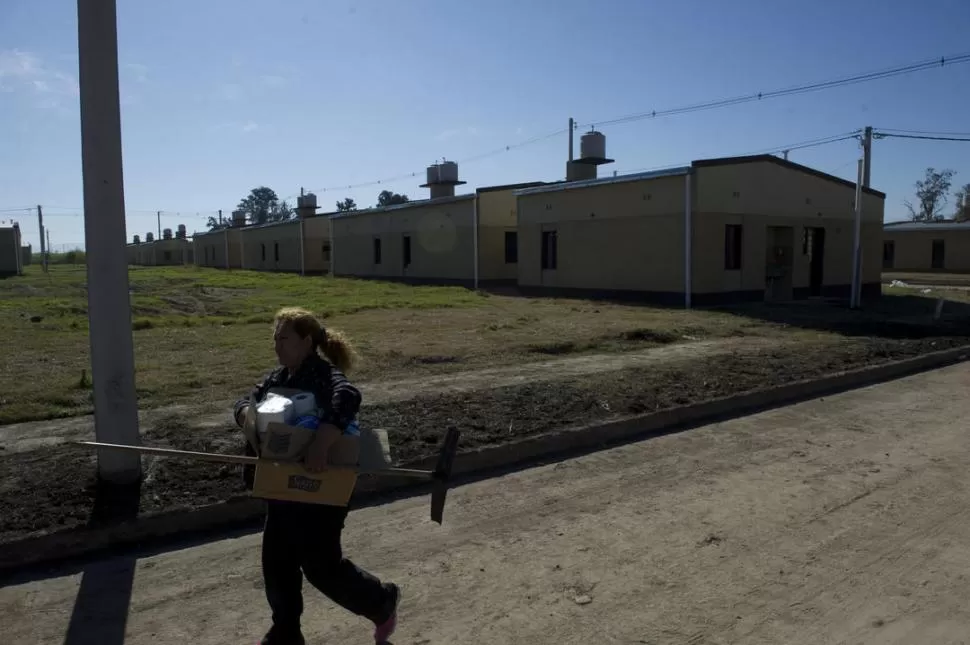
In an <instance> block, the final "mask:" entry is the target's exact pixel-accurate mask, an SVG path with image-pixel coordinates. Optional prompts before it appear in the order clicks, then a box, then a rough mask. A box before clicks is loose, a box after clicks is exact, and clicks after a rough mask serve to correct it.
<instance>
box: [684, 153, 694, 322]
mask: <svg viewBox="0 0 970 645" xmlns="http://www.w3.org/2000/svg"><path fill="white" fill-rule="evenodd" d="M693 268H694V205H693V189H692V187H691V175H690V169H689V168H688V169H687V174H686V175H684V307H685V308H686V309H690V308H691V304H692V298H691V295H692V292H693V291H694V288H693V282H694V280H693V275H692V273H693Z"/></svg>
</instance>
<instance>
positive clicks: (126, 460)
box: [77, 0, 141, 484]
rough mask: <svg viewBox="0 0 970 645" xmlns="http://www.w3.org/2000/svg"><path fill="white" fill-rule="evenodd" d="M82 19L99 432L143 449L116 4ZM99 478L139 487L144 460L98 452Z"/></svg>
mask: <svg viewBox="0 0 970 645" xmlns="http://www.w3.org/2000/svg"><path fill="white" fill-rule="evenodd" d="M77 17H78V22H77V31H78V72H79V73H78V81H79V85H80V90H81V91H80V95H81V96H80V107H81V168H82V174H83V179H84V242H85V246H86V250H87V279H88V285H87V287H88V288H87V291H88V312H89V313H88V318H89V321H90V326H91V331H90V341H91V375H92V380H93V382H94V430H95V435H96V436H97V440H98V441H102V442H108V443H120V444H127V445H130V446H137V445H139V444H140V443H141V437H140V435H139V432H138V399H137V398H136V394H135V357H134V347H133V342H132V337H131V303H130V299H129V297H128V288H129V287H128V261H127V257H126V252H125V242H126V241H127V234H126V232H125V191H124V173H123V169H122V158H121V107H120V102H119V96H118V24H117V21H118V18H117V9H116V6H115V0H77ZM98 474H99V476H100V478H101V479H102V480H104V481H106V482H110V483H114V484H131V483H135V482H136V481H138V480H139V479H140V478H141V457H140V456H139V454H138V453H137V452H130V453H129V452H126V451H121V450H109V451H105V450H102V451H99V454H98Z"/></svg>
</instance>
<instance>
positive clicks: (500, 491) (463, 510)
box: [0, 364, 970, 645]
mask: <svg viewBox="0 0 970 645" xmlns="http://www.w3.org/2000/svg"><path fill="white" fill-rule="evenodd" d="M968 387H970V365H967V364H962V365H958V366H954V367H950V368H946V369H942V370H938V371H935V372H930V373H925V374H921V375H918V376H914V377H910V378H907V379H902V380H899V381H895V382H892V383H888V384H883V385H879V386H874V387H870V388H866V389H863V390H857V391H855V392H851V393H845V394H841V395H837V396H832V397H827V398H825V399H821V400H816V401H811V402H807V403H803V404H799V405H796V406H791V407H788V408H782V409H778V410H774V411H771V412H766V413H762V414H758V415H754V416H750V417H746V418H742V419H738V420H735V421H730V422H726V423H720V424H715V425H711V426H707V427H704V428H700V429H697V430H693V431H690V432H685V433H681V434H678V435H669V436H666V437H662V438H658V439H654V440H651V441H647V442H641V443H636V444H631V445H628V446H624V447H621V448H616V449H613V450H609V451H604V452H600V453H596V454H593V455H589V456H586V457H582V458H578V459H574V460H570V461H565V462H561V463H557V464H549V465H545V466H540V467H536V468H533V469H530V470H525V471H522V472H519V473H515V474H511V475H507V476H504V477H501V478H496V479H492V480H486V481H482V482H478V483H473V484H467V485H465V486H462V487H459V488H456V489H454V490H453V491H452V492H451V493H450V495H449V503H448V507H447V508H446V510H445V523H444V526H441V527H439V526H437V525H434V524H432V523H431V522H430V521H429V519H428V500H427V498H426V497H422V498H415V499H410V500H405V501H400V502H395V503H393V504H389V505H386V506H379V507H373V508H366V509H361V510H358V511H355V512H354V513H352V514H351V517H350V520H349V523H348V528H347V531H346V537H345V545H346V549H347V551H348V553H349V554H350V555H351V557H353V558H354V559H355V560H356V561H358V562H359V563H361V564H363V565H364V566H366V567H367V568H369V569H371V570H373V571H374V572H375V573H378V574H379V575H381V576H382V577H386V578H388V579H392V580H396V581H398V582H399V583H400V584H401V585H402V587H403V591H404V602H403V605H402V610H401V624H400V629H399V633H398V636H397V637H396V638H395V642H396V643H398V645H400V644H402V643H408V644H411V645H430V644H432V643H453V642H468V641H472V642H484V643H490V644H505V643H508V644H513V643H515V644H518V643H526V642H527V643H536V644H538V645H542V644H547V643H548V644H550V645H551V644H555V645H564V644H571V643H576V644H577V645H579V644H582V645H588V644H589V643H617V644H619V643H623V644H627V643H643V644H646V643H649V644H651V645H659V644H667V643H670V644H682V645H687V644H690V645H700V644H712V645H713V644H718V645H727V644H738V645H740V644H744V645H769V644H770V645H777V644H779V643H785V644H789V645H823V644H833V645H834V644H836V643H853V644H862V645H865V644H871V645H875V644H877V643H878V644H879V645H903V644H910V645H917V644H918V645H925V644H934V645H943V644H955V643H964V642H966V641H967V636H966V635H967V634H968V633H970V608H968V607H967V603H966V598H967V597H968V596H970V577H968V573H967V567H968V563H970V538H968V537H967V536H968V534H970V531H968V519H967V518H968V517H970V476H968V474H967V473H968V472H970V443H968V442H967V441H966V429H967V425H966V419H967V417H968V416H970V403H968V400H967V397H966V396H965V394H966V392H967V388H968ZM259 542H260V538H259V536H258V535H248V536H243V537H235V538H230V539H224V540H221V541H216V542H212V543H208V544H204V545H201V546H194V547H186V548H183V549H181V550H173V551H169V552H164V553H161V554H154V555H142V556H141V557H136V556H133V555H119V556H117V557H115V558H113V559H110V560H104V561H99V562H95V563H91V564H89V565H87V566H85V567H84V569H83V571H76V572H66V571H65V572H57V573H54V574H52V575H49V576H47V577H44V578H41V579H35V580H33V581H27V582H24V581H21V582H20V583H19V584H16V585H11V586H7V587H5V588H2V589H0V624H3V625H4V627H5V630H4V631H5V636H6V637H7V639H8V640H9V641H10V642H15V643H32V644H37V645H44V644H51V645H55V644H56V645H61V644H63V645H81V644H82V643H95V642H96V643H101V644H103V645H120V644H121V643H122V642H124V643H127V644H129V645H139V644H146V645H147V644H148V643H169V642H192V643H198V644H199V645H223V644H226V643H246V642H252V641H253V640H254V637H256V636H257V635H259V634H261V633H262V630H263V629H264V628H265V627H266V621H267V619H268V612H267V609H266V606H265V602H264V600H263V592H262V589H261V577H260V573H259V568H258V561H259ZM306 598H307V607H306V614H305V618H304V626H305V630H306V632H307V635H308V637H309V642H310V643H321V644H322V643H352V642H367V639H368V638H369V633H368V630H367V626H366V625H365V624H364V623H363V621H361V620H360V619H358V618H356V617H353V616H350V615H348V614H346V613H344V612H343V611H342V610H339V609H337V608H335V607H334V606H333V605H332V604H330V603H329V601H327V600H326V599H324V598H322V597H321V596H319V595H318V594H317V593H316V592H314V591H313V590H311V589H309V588H308V589H307V593H306Z"/></svg>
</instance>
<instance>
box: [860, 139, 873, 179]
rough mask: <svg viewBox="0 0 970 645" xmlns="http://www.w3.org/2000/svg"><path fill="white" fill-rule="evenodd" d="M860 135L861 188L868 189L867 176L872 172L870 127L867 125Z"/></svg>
mask: <svg viewBox="0 0 970 645" xmlns="http://www.w3.org/2000/svg"><path fill="white" fill-rule="evenodd" d="M863 132H864V134H863V135H862V163H863V168H864V170H863V174H862V187H863V188H868V187H869V175H870V174H871V170H872V126H871V125H867V126H866V129H865V130H864V131H863Z"/></svg>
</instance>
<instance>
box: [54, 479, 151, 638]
mask: <svg viewBox="0 0 970 645" xmlns="http://www.w3.org/2000/svg"><path fill="white" fill-rule="evenodd" d="M140 499H141V484H140V483H138V484H135V485H133V486H121V487H119V486H112V485H110V484H107V483H104V482H100V481H99V482H97V483H96V484H95V498H94V505H93V507H92V509H91V516H90V518H89V520H88V525H89V526H103V525H105V524H113V523H119V522H125V521H129V520H134V519H135V518H137V517H138V503H139V500H140ZM137 563H138V559H137V558H136V557H134V556H133V555H123V556H119V557H113V558H110V559H107V560H103V561H94V562H90V563H88V564H86V565H85V566H84V568H83V573H82V576H81V585H80V587H79V588H78V592H77V598H76V599H75V600H74V611H73V612H72V613H71V622H70V624H69V625H68V629H67V634H66V635H65V636H64V645H124V642H125V627H126V626H127V624H128V610H129V605H130V603H131V593H132V587H133V585H134V581H135V567H136V565H137Z"/></svg>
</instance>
